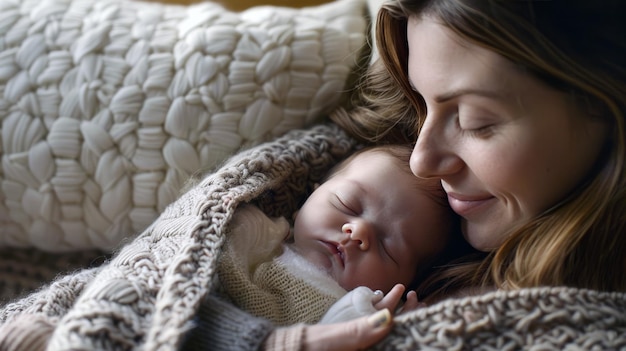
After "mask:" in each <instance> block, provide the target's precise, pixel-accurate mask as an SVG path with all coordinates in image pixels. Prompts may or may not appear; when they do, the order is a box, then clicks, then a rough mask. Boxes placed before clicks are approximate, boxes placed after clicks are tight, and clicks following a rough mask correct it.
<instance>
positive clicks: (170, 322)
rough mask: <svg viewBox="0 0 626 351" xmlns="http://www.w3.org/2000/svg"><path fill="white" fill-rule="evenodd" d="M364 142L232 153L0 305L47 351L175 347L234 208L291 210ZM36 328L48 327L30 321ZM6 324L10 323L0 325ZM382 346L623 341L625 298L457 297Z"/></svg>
mask: <svg viewBox="0 0 626 351" xmlns="http://www.w3.org/2000/svg"><path fill="white" fill-rule="evenodd" d="M355 147H356V143H355V142H354V141H353V140H351V139H349V138H348V137H346V135H345V134H344V133H343V132H342V131H340V130H339V129H338V128H337V127H335V126H333V125H320V126H316V127H312V128H309V129H305V130H294V131H291V132H289V133H288V134H286V135H285V136H283V137H281V138H279V139H277V140H275V141H272V142H269V143H267V144H263V145H260V146H257V147H255V148H253V149H250V150H247V151H245V152H242V153H240V154H237V155H235V156H233V157H232V158H231V159H230V160H229V161H228V162H227V163H226V164H225V165H224V166H223V167H222V168H220V169H219V170H218V171H216V172H215V173H212V174H210V175H208V176H206V177H205V178H204V179H202V180H201V181H200V182H199V183H198V184H196V185H194V186H193V187H192V188H191V189H190V190H189V191H187V192H186V193H185V194H184V195H183V196H181V197H180V198H179V199H178V200H177V201H176V202H174V203H173V204H171V205H170V206H168V207H167V209H166V210H165V211H164V212H163V213H162V214H161V216H160V217H159V218H158V219H157V220H156V221H155V222H154V223H153V224H152V225H151V226H150V227H149V228H148V229H146V230H145V231H144V232H143V233H142V234H141V235H140V236H139V237H137V238H136V239H134V240H133V241H132V242H129V243H128V244H127V245H126V246H124V247H123V248H122V249H121V250H120V251H119V252H118V253H117V254H116V255H115V256H114V257H113V258H112V259H111V260H110V261H108V262H106V263H105V264H103V265H101V266H98V267H97V268H92V269H85V270H80V271H77V272H75V273H73V274H69V275H66V276H64V277H60V278H58V279H57V280H56V281H54V282H53V283H52V284H50V285H49V286H48V287H46V288H44V289H42V290H40V291H39V292H37V293H35V294H32V295H30V296H29V297H28V298H26V299H23V300H18V301H16V302H14V303H11V304H8V305H6V306H4V307H3V308H2V310H1V311H0V323H2V325H3V327H7V326H10V325H11V322H12V321H15V320H16V318H17V317H19V316H24V315H26V314H30V315H37V316H40V317H41V318H45V319H47V320H48V321H50V323H49V324H50V325H53V326H55V330H54V333H53V334H52V337H51V339H50V341H49V348H48V349H49V350H70V349H75V350H93V349H107V350H108V349H116V350H130V349H145V350H173V349H176V348H177V347H178V346H180V343H181V338H182V336H183V335H184V334H185V333H186V331H187V330H188V328H189V322H190V320H191V319H192V318H193V316H194V314H195V313H196V310H197V308H198V306H199V303H200V301H201V299H202V297H203V296H205V295H206V294H207V293H208V292H209V291H211V289H212V288H213V284H214V281H213V277H214V275H215V272H216V257H217V254H218V253H219V252H220V249H221V247H222V243H223V241H224V233H225V228H226V226H227V225H228V223H229V220H230V219H231V217H232V216H233V212H234V211H235V209H236V208H237V206H238V205H239V204H241V203H244V202H253V203H255V204H256V205H258V206H259V207H260V208H262V209H263V210H264V211H265V212H266V213H268V214H269V215H272V216H278V215H289V214H291V213H292V212H293V211H294V210H295V209H296V208H297V207H298V205H299V204H300V202H301V201H302V200H303V199H304V198H305V197H306V196H307V194H308V193H309V192H310V190H311V189H310V188H311V185H312V184H313V183H314V182H315V181H318V180H319V179H320V178H321V177H322V176H323V174H324V173H325V172H326V171H327V170H328V169H329V168H330V167H331V166H332V165H333V164H335V163H336V162H338V160H339V159H341V158H342V157H344V156H345V155H346V154H348V153H349V152H350V151H352V150H353V149H354V148H355ZM31 327H32V330H31V334H32V335H34V334H36V333H38V332H40V331H41V328H40V326H38V325H36V324H33V325H32V326H31ZM0 328H2V327H0ZM377 348H380V349H385V350H397V349H400V350H414V349H432V350H465V349H472V350H474V349H479V350H513V349H533V350H548V349H558V350H563V349H567V350H581V349H585V350H587V349H597V350H617V349H622V350H623V349H626V294H623V293H610V292H598V291H589V290H579V289H573V288H564V287H553V288H534V289H523V290H519V291H511V292H492V293H487V294H485V295H482V296H473V297H466V298H459V299H451V300H447V301H443V302H440V303H438V304H435V305H433V306H430V307H428V308H424V309H420V310H417V311H414V312H411V313H409V314H406V315H402V316H399V317H397V318H396V326H395V328H394V330H393V332H392V333H391V335H390V336H389V337H387V338H386V339H385V340H384V341H383V342H382V343H381V344H380V345H378V346H377Z"/></svg>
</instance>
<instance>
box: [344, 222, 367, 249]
mask: <svg viewBox="0 0 626 351" xmlns="http://www.w3.org/2000/svg"><path fill="white" fill-rule="evenodd" d="M341 231H342V232H343V233H344V234H346V235H347V236H348V239H349V240H350V241H352V242H354V243H355V244H357V245H358V247H359V249H361V250H362V251H367V249H369V247H370V239H371V236H372V235H373V231H374V230H373V228H372V225H371V224H370V223H368V222H367V221H364V220H359V221H356V222H351V223H346V224H344V225H343V226H342V227H341ZM346 245H347V243H346Z"/></svg>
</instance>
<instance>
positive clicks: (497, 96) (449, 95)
mask: <svg viewBox="0 0 626 351" xmlns="http://www.w3.org/2000/svg"><path fill="white" fill-rule="evenodd" d="M463 95H477V96H482V97H486V98H490V99H494V100H505V95H504V94H502V93H500V92H496V91H493V90H484V89H477V88H466V89H455V90H451V91H449V92H446V93H443V94H440V95H437V96H435V98H434V100H435V102H437V103H443V102H446V101H449V100H452V99H454V98H457V97H459V96H463Z"/></svg>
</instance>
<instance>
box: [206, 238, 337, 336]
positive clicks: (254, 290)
mask: <svg viewBox="0 0 626 351" xmlns="http://www.w3.org/2000/svg"><path fill="white" fill-rule="evenodd" d="M242 266H243V265H242V264H241V262H240V261H239V260H237V256H236V253H235V252H234V251H231V250H224V252H223V253H222V257H221V258H220V264H219V266H218V267H219V270H218V272H219V277H220V283H221V284H222V287H223V289H224V290H225V292H226V293H227V294H228V297H229V298H230V299H231V301H233V302H234V303H235V304H236V305H237V306H240V307H241V308H242V309H244V310H245V311H248V312H249V313H251V314H253V315H255V316H257V317H263V318H265V319H268V320H270V321H272V323H274V325H277V326H284V325H292V324H296V323H309V324H313V323H317V322H318V321H319V320H320V319H321V318H322V316H324V313H325V312H326V311H327V310H328V309H329V308H330V306H332V305H333V303H335V302H336V301H337V300H338V299H339V298H340V297H341V296H342V295H331V294H327V293H324V291H323V290H318V289H317V288H316V287H315V286H313V285H312V282H311V281H309V280H306V279H305V278H303V277H298V276H295V275H294V274H292V272H290V271H289V270H288V269H287V268H286V267H285V266H283V265H281V264H279V263H278V262H276V261H274V260H270V261H266V262H263V263H261V264H259V265H258V266H257V267H255V268H254V270H253V271H252V272H248V271H245V270H244V269H243V267H242ZM251 273H252V274H251Z"/></svg>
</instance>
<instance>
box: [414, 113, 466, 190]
mask: <svg viewBox="0 0 626 351" xmlns="http://www.w3.org/2000/svg"><path fill="white" fill-rule="evenodd" d="M448 139H449V138H446V137H445V136H444V133H436V131H435V130H434V129H432V128H428V127H426V125H425V126H424V128H422V130H421V131H420V134H419V136H418V137H417V141H416V142H415V147H414V148H413V153H411V160H410V162H409V163H410V166H411V172H413V174H414V175H415V176H417V177H419V178H443V177H445V176H447V175H450V174H454V173H456V172H459V171H460V170H461V168H462V167H463V160H462V159H461V158H460V157H459V156H458V155H457V154H456V152H455V151H454V144H453V141H452V140H448Z"/></svg>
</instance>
